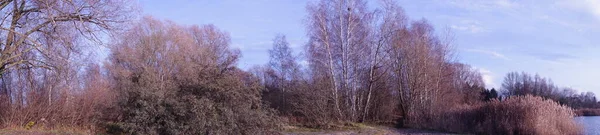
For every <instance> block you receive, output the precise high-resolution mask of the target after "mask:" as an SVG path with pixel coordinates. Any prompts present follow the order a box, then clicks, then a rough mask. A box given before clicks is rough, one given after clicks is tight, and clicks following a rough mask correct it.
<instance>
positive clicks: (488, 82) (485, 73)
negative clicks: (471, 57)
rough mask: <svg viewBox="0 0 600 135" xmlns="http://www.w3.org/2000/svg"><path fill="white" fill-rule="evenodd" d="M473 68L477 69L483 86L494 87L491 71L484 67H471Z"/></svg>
mask: <svg viewBox="0 0 600 135" xmlns="http://www.w3.org/2000/svg"><path fill="white" fill-rule="evenodd" d="M473 68H474V69H476V70H478V71H479V73H481V78H482V79H483V83H485V86H486V87H488V88H495V87H497V86H496V83H495V82H494V74H493V73H492V71H490V70H487V69H485V68H478V67H473Z"/></svg>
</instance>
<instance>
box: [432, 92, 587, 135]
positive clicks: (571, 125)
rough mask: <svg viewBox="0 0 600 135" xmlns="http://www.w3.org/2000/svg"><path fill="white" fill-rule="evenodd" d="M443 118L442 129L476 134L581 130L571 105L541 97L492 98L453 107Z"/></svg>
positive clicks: (562, 134)
mask: <svg viewBox="0 0 600 135" xmlns="http://www.w3.org/2000/svg"><path fill="white" fill-rule="evenodd" d="M444 115H446V118H447V119H441V120H440V122H439V125H438V126H437V127H436V128H437V129H439V130H445V131H451V132H459V133H476V134H502V135H509V134H531V135H533V134H536V135H572V134H581V127H580V126H579V125H578V124H577V123H576V122H575V121H574V120H573V117H574V115H575V114H574V113H573V110H572V109H571V108H569V107H566V106H562V105H559V104H558V103H556V102H554V101H552V100H544V99H543V98H541V97H534V96H530V95H527V96H518V97H510V98H508V99H506V100H504V101H498V100H493V101H491V102H487V103H484V104H481V105H475V106H463V107H458V108H455V109H453V110H450V111H449V112H448V113H446V114H444Z"/></svg>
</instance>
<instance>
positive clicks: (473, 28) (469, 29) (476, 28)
mask: <svg viewBox="0 0 600 135" xmlns="http://www.w3.org/2000/svg"><path fill="white" fill-rule="evenodd" d="M450 28H452V29H456V30H459V31H466V32H470V33H479V32H483V31H484V29H483V27H481V26H479V25H475V24H469V25H452V26H450Z"/></svg>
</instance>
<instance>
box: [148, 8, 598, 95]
mask: <svg viewBox="0 0 600 135" xmlns="http://www.w3.org/2000/svg"><path fill="white" fill-rule="evenodd" d="M311 1H314V0H311ZM307 2H309V1H303V0H202V1H195V0H194V1H192V0H189V1H188V0H173V1H161V0H156V1H150V0H140V1H139V3H140V4H141V7H142V10H143V14H144V15H151V16H154V17H156V18H160V19H169V20H172V21H175V22H177V23H180V24H186V25H193V24H198V25H202V24H214V25H216V26H217V27H219V28H220V29H222V30H225V31H228V32H229V33H230V34H231V37H232V46H233V47H235V48H239V49H240V50H241V52H242V55H243V57H242V59H241V60H240V61H239V63H238V65H239V66H240V67H242V68H248V67H251V66H253V65H259V64H265V63H266V62H267V61H268V53H267V50H268V49H269V48H270V47H271V41H272V39H273V37H274V36H275V35H276V34H278V33H280V34H285V35H287V38H288V40H289V42H290V44H291V46H292V48H293V49H295V51H296V53H298V54H300V52H301V50H302V49H303V46H304V43H306V41H307V38H306V36H305V26H304V23H303V20H304V18H305V16H306V12H305V6H306V3H307ZM373 2H374V3H375V1H373ZM398 3H399V4H400V5H401V6H402V7H403V8H404V9H405V10H406V14H407V15H408V16H409V17H410V18H411V20H417V19H421V18H425V19H427V20H429V22H430V23H432V24H433V25H434V26H435V28H436V30H437V31H439V32H440V33H441V32H442V31H444V30H450V31H451V32H452V35H453V37H454V38H453V39H454V42H453V45H454V46H455V48H456V59H457V60H458V61H460V62H463V63H467V64H470V65H472V66H474V67H476V68H478V69H479V70H480V71H481V72H482V73H483V74H484V81H485V82H486V85H487V86H488V87H495V88H498V87H500V84H501V82H502V79H503V77H504V75H505V74H506V73H508V72H511V71H525V72H529V73H539V74H540V75H541V76H544V77H550V78H552V80H553V81H554V82H555V83H556V84H557V85H559V86H565V87H572V88H575V89H578V90H579V91H581V92H583V91H592V92H594V93H600V83H599V82H598V78H600V70H598V69H599V68H600V59H597V58H600V53H598V52H599V51H600V45H598V44H597V43H600V37H599V36H598V35H600V25H598V24H600V1H591V0H399V1H398Z"/></svg>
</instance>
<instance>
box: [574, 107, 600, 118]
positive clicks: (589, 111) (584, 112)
mask: <svg viewBox="0 0 600 135" xmlns="http://www.w3.org/2000/svg"><path fill="white" fill-rule="evenodd" d="M575 114H576V115H577V116H600V109H595V108H583V109H575Z"/></svg>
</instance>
